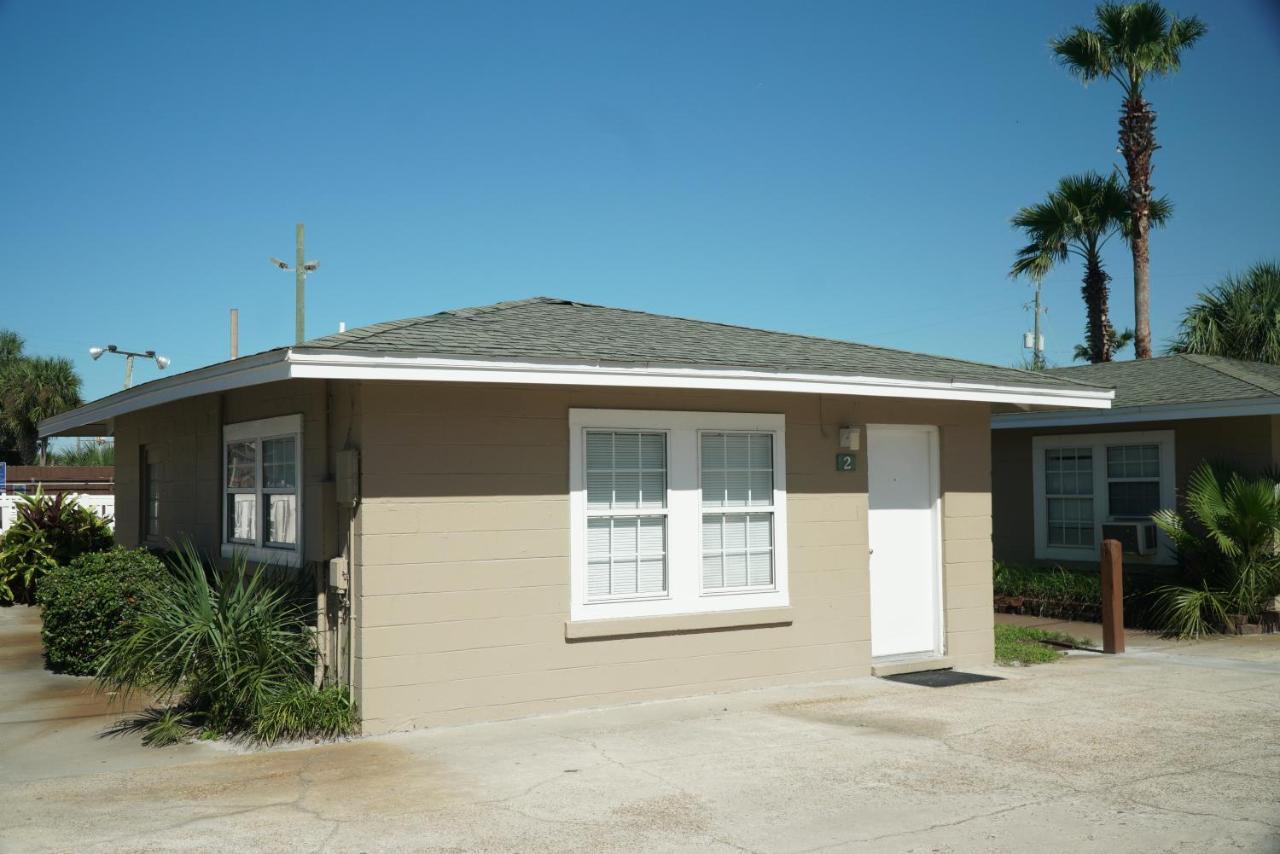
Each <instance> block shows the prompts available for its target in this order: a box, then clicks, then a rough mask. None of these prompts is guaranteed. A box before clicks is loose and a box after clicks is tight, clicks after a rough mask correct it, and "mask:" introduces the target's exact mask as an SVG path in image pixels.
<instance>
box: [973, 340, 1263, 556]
mask: <svg viewBox="0 0 1280 854" xmlns="http://www.w3.org/2000/svg"><path fill="white" fill-rule="evenodd" d="M1046 373H1047V374H1048V375H1050V376H1053V377H1058V378H1060V379H1063V380H1070V381H1073V382H1082V383H1090V384H1095V385H1104V386H1107V387H1110V388H1114V389H1115V392H1116V397H1115V401H1114V402H1113V404H1112V407H1111V409H1109V410H1106V411H1096V410H1094V411H1081V410H1075V411H1066V410H1062V411H1042V412H1028V413H1014V414H1001V415H996V416H994V417H993V418H992V422H991V426H992V435H991V444H992V452H991V454H992V507H993V516H994V544H995V556H996V559H997V560H1001V561H1007V562H1011V563H1060V564H1063V565H1068V566H1070V565H1081V566H1093V567H1096V566H1097V565H1098V544H1099V543H1100V542H1101V540H1102V539H1103V538H1104V536H1105V537H1106V538H1115V539H1120V540H1121V542H1122V543H1123V544H1124V546H1125V552H1126V558H1125V562H1126V566H1147V567H1151V568H1152V569H1153V570H1156V569H1157V568H1158V567H1160V566H1163V565H1169V564H1172V563H1173V562H1174V560H1175V559H1176V558H1175V555H1174V552H1173V549H1172V547H1171V544H1170V543H1169V542H1168V539H1167V538H1166V537H1165V536H1164V535H1163V534H1161V533H1159V532H1158V531H1157V529H1156V527H1155V525H1154V524H1153V523H1152V522H1151V514H1152V513H1154V512H1155V511H1156V510H1158V509H1160V508H1165V507H1177V506H1178V505H1179V501H1180V496H1181V495H1182V494H1183V490H1184V488H1185V485H1186V482H1187V478H1188V477H1189V476H1190V474H1191V472H1192V471H1194V470H1195V468H1196V467H1197V466H1199V465H1200V464H1201V463H1202V462H1205V461H1208V462H1213V463H1225V464H1227V465H1230V466H1233V467H1236V468H1239V469H1243V470H1245V471H1255V472H1256V471H1261V470H1263V469H1267V468H1272V467H1275V466H1280V367H1277V366H1275V365H1265V364H1259V363H1255V362H1241V361H1237V360H1234V359H1223V358H1218V357H1214V356H1195V355H1176V356H1163V357H1160V358H1155V359H1143V360H1137V361H1128V362H1104V363H1101V364H1097V365H1080V366H1077V367H1071V368H1056V369H1052V370H1049V371H1047V372H1046Z"/></svg>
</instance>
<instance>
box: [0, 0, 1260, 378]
mask: <svg viewBox="0 0 1280 854" xmlns="http://www.w3.org/2000/svg"><path fill="white" fill-rule="evenodd" d="M1092 6H1093V4H1092V3H1090V2H1070V3H1068V2H1055V3H1042V4H1029V3H1025V2H1007V3H982V4H959V3H941V2H935V3H915V4H897V3H855V2H829V3H818V2H803V3H781V2H769V3H752V2H741V0H733V2H693V3H690V2H654V0H645V2H607V3H599V2H581V3H536V4H535V3H523V2H519V3H516V2H513V3H502V4H494V3H488V2H470V3H398V4H397V3H390V2H380V3H368V4H350V3H348V4H337V3H316V2H307V3H301V2H298V3H285V2H272V3H241V2H220V3H205V4H199V6H198V7H197V6H196V4H185V3H172V2H165V3H159V2H157V3H110V4H107V3H87V2H76V3H57V2H36V0H16V2H3V0H0V122H2V123H3V135H2V136H0V146H3V151H4V156H3V158H2V159H0V282H2V283H3V294H4V300H3V312H4V316H3V319H2V320H0V325H2V326H8V327H12V328H14V329H16V330H17V331H19V332H20V333H22V334H23V335H24V336H25V337H26V338H27V341H28V347H29V349H30V350H31V351H32V352H36V353H43V354H53V353H60V354H67V355H72V356H74V358H75V360H76V363H77V365H78V367H79V369H80V371H81V373H82V375H83V376H84V379H85V392H86V396H87V397H90V398H92V397H97V396H100V395H102V394H106V393H109V392H111V391H113V390H115V388H116V387H117V385H118V383H119V381H120V377H121V372H122V369H123V366H122V365H121V364H120V360H107V359H103V360H102V361H100V362H96V363H95V362H92V361H90V360H89V358H88V356H87V354H86V350H87V348H88V347H89V346H90V345H92V344H105V343H109V342H110V343H116V344H119V345H121V346H122V347H131V348H138V349H146V348H148V347H152V348H155V349H157V350H159V351H160V352H162V353H165V354H167V355H169V356H170V357H171V358H172V359H173V369H189V368H193V367H197V366H199V365H203V364H207V363H210V362H214V361H219V360H221V359H223V358H225V357H226V353H227V310H228V308H230V307H231V306H237V307H239V308H240V311H241V335H242V338H241V351H242V352H246V353H247V352H254V351H257V350H261V349H266V348H268V347H272V346H277V345H282V344H288V343H291V341H292V336H293V282H292V277H291V276H290V275H289V274H286V273H283V272H280V271H278V270H274V269H272V268H271V267H270V266H269V265H268V264H267V260H266V259H267V256H269V255H278V256H280V257H283V258H286V259H292V254H291V253H292V251H293V248H292V247H293V224H294V222H295V221H297V220H299V219H300V220H303V221H305V222H306V224H307V234H308V255H309V256H310V257H312V258H317V259H319V260H320V261H321V265H322V266H321V269H320V271H319V273H317V274H316V275H315V276H313V277H312V279H311V283H310V287H309V288H308V312H307V319H308V332H309V333H311V334H312V335H316V334H321V333H325V332H329V331H333V330H335V329H336V328H337V325H338V322H339V321H346V323H347V324H348V325H349V326H355V325H359V324H365V323H371V322H376V321H380V320H387V319H392V318H399V317H407V316H413V315H419V314H427V313H430V312H434V311H438V310H441V309H445V308H454V307H459V306H466V305H478V304H484V303H489V302H494V301H497V300H502V299H512V298H519V297H525V296H532V295H536V294H546V295H553V296H564V297H569V298H573V299H578V300H583V301H589V302H598V303H605V304H609V305H618V306H625V307H633V308H639V309H646V310H651V311H657V312H664V313H672V314H680V315H688V316H693V317H701V318H707V319H714V320H720V321H727V322H732V323H742V324H749V325H757V326H764V327H769V328H777V329H784V330H792V331H796V332H804V333H811V334H816V335H824V336H833V337H841V338H850V339H855V340H860V341H867V342H873V343H878V344H885V345H890V346H895V347H904V348H909V349H918V350H925V351H932V352H939V353H946V354H953V355H959V356H964V357H969V358H975V359H981V360H985V361H990V362H996V363H1000V364H1011V363H1013V362H1014V361H1015V360H1017V359H1019V358H1020V356H1021V355H1022V351H1021V332H1022V330H1023V329H1024V328H1026V327H1027V325H1028V323H1029V315H1028V314H1027V313H1025V312H1024V311H1023V309H1022V305H1023V303H1024V302H1025V301H1026V300H1027V299H1028V298H1029V296H1030V289H1029V287H1028V286H1027V285H1024V284H1021V283H1015V282H1011V281H1010V280H1008V279H1007V278H1006V271H1007V269H1008V266H1009V263H1010V260H1011V258H1012V254H1013V252H1014V250H1015V249H1016V248H1017V246H1018V245H1019V240H1018V236H1017V235H1016V234H1015V233H1014V232H1013V231H1012V230H1011V229H1010V228H1009V225H1008V219H1009V216H1010V215H1011V214H1012V213H1013V212H1014V211H1015V210H1016V209H1017V208H1018V207H1019V206H1021V205H1023V204H1027V203H1030V202H1033V201H1036V200H1037V199H1039V198H1040V197H1041V196H1042V195H1043V194H1044V193H1045V192H1046V191H1047V190H1048V189H1049V188H1050V187H1051V186H1052V185H1053V183H1054V182H1055V180H1056V179H1057V178H1058V177H1059V176H1060V175H1063V174H1065V173H1068V172H1072V171H1078V170H1083V169H1088V168H1095V169H1099V170H1103V171H1105V170H1108V169H1110V168H1111V167H1112V166H1113V164H1117V163H1119V158H1118V156H1117V155H1116V153H1115V134H1116V130H1115V119H1116V111H1117V109H1118V106H1119V103H1120V95H1119V92H1118V90H1117V89H1116V88H1115V87H1114V86H1110V85H1101V84H1100V85H1095V86H1093V87H1090V88H1089V89H1087V90H1086V89H1085V88H1083V87H1082V86H1081V85H1080V84H1079V83H1077V82H1076V81H1074V80H1072V79H1070V78H1069V77H1068V76H1067V75H1066V74H1065V73H1064V72H1063V71H1061V70H1060V69H1059V68H1057V67H1056V66H1055V64H1054V62H1053V60H1052V59H1051V57H1050V55H1049V51H1048V49H1047V47H1046V42H1047V41H1048V39H1049V38H1050V37H1051V36H1053V35H1055V34H1058V33H1060V32H1062V31H1063V30H1065V29H1066V28H1067V27H1069V26H1070V25H1073V24H1076V23H1086V22H1088V21H1089V19H1090V16H1091V11H1092ZM1170 8H1171V9H1173V10H1174V11H1176V12H1179V13H1181V14H1189V13H1196V14H1200V15H1201V17H1203V18H1204V19H1205V20H1206V21H1207V23H1208V24H1209V28H1210V32H1209V35H1208V37H1207V38H1206V39H1205V40H1204V41H1203V43H1202V44H1201V45H1200V46H1199V47H1197V48H1196V49H1195V50H1193V51H1192V52H1191V53H1190V54H1189V55H1188V56H1187V57H1186V61H1185V64H1184V68H1183V71H1182V73H1181V74H1180V75H1178V76H1177V77H1176V78H1174V79H1172V80H1169V81H1161V82H1157V83H1155V84H1154V85H1152V86H1151V87H1150V90H1149V92H1150V97H1151V99H1152V101H1153V102H1154V104H1155V106H1156V108H1157V110H1158V112H1159V139H1160V141H1161V142H1162V143H1163V145H1164V148H1163V149H1162V150H1161V151H1159V152H1158V153H1157V156H1156V173H1155V183H1156V186H1157V190H1158V191H1159V192H1163V193H1168V194H1170V195H1171V196H1172V198H1173V199H1174V200H1175V202H1176V204H1177V213H1176V216H1175V219H1174V222H1173V224H1172V225H1171V226H1170V227H1169V228H1168V229H1166V230H1165V231H1163V232H1158V233H1157V234H1156V236H1155V237H1154V239H1153V241H1152V243H1153V248H1152V256H1153V260H1152V289H1153V296H1152V302H1153V312H1154V329H1155V333H1156V336H1157V338H1158V339H1160V340H1164V339H1167V338H1168V336H1169V335H1170V334H1171V332H1172V330H1173V328H1174V325H1175V323H1176V320H1177V317H1178V316H1179V314H1180V312H1181V311H1182V309H1183V308H1184V307H1185V306H1186V304H1187V303H1188V302H1189V301H1190V300H1191V299H1192V298H1193V296H1194V294H1195V293H1196V292H1197V291H1198V290H1199V289H1201V288H1203V287H1205V286H1206V285H1208V284H1211V283H1212V282H1213V281H1214V280H1215V279H1217V278H1218V277H1219V276H1221V275H1222V274H1223V273H1226V272H1227V271H1231V270H1240V269H1242V268H1244V267H1246V266H1247V265H1249V264H1251V263H1253V262H1255V261H1258V260H1262V259H1266V258H1276V257H1280V245H1278V242H1280V202H1277V196H1276V189H1277V187H1280V142H1278V141H1280V18H1278V17H1277V16H1276V14H1275V11H1274V9H1275V7H1274V5H1273V4H1267V3H1264V2H1263V1H1262V0H1256V2H1248V1H1247V0H1240V2H1232V3H1226V4H1219V3H1210V2H1207V0H1199V1H1198V2H1190V1H1189V0H1188V2H1184V0H1176V2H1172V3H1171V4H1170ZM1110 264H1111V266H1110V269H1111V272H1112V274H1113V276H1114V279H1115V281H1114V284H1113V295H1112V299H1113V305H1114V307H1115V315H1116V318H1117V320H1118V321H1119V322H1120V324H1129V323H1131V322H1132V293H1131V282H1132V279H1131V272H1130V266H1129V260H1128V256H1127V252H1125V251H1124V248H1123V247H1122V246H1117V247H1116V248H1115V249H1114V250H1113V251H1111V252H1110ZM1078 281H1079V271H1078V270H1077V269H1076V268H1074V267H1071V268H1062V269H1060V270H1059V271H1057V272H1055V273H1054V274H1053V275H1052V276H1051V278H1050V280H1049V281H1048V283H1047V287H1046V290H1047V296H1048V303H1049V307H1050V314H1049V316H1048V327H1047V332H1048V340H1049V347H1048V350H1049V356H1050V358H1051V359H1052V360H1055V361H1058V362H1067V361H1069V359H1070V352H1071V348H1072V346H1073V345H1074V344H1075V343H1076V342H1077V341H1078V340H1080V339H1081V338H1082V337H1083V333H1082V326H1083V317H1084V310H1083V307H1082V303H1081V301H1080V297H1079V285H1078ZM151 376H154V368H149V367H143V366H140V367H139V379H144V378H148V377H151Z"/></svg>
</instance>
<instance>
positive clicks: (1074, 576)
mask: <svg viewBox="0 0 1280 854" xmlns="http://www.w3.org/2000/svg"><path fill="white" fill-rule="evenodd" d="M1153 587H1154V581H1153V579H1152V576H1151V575H1150V574H1149V573H1148V572H1147V571H1134V570H1130V571H1126V572H1125V578H1124V620H1125V625H1128V626H1133V627H1142V626H1148V625H1150V624H1151V621H1152V608H1153V605H1154V601H1155V596H1154V593H1153ZM992 588H993V593H994V594H995V596H996V597H997V599H1005V600H1006V603H1005V604H1008V601H1009V600H1015V601H1017V602H1018V605H1017V607H1016V609H1015V610H1017V611H1018V612H1020V613H1023V614H1032V615H1034V616H1037V617H1057V618H1059V619H1063V620H1082V621H1085V622H1098V621H1099V620H1101V619H1102V579H1101V576H1100V575H1099V573H1098V572H1097V571H1096V570H1087V569H1065V568H1063V567H1061V566H1020V565H1018V564H1009V563H1001V562H999V561H997V562H996V563H995V567H994V574H993V576H992Z"/></svg>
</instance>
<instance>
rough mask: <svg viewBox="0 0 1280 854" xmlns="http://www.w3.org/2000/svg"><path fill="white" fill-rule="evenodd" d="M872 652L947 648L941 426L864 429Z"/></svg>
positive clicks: (925, 651)
mask: <svg viewBox="0 0 1280 854" xmlns="http://www.w3.org/2000/svg"><path fill="white" fill-rule="evenodd" d="M867 480H868V483H867V501H868V507H869V510H868V513H867V528H868V531H867V535H868V546H869V547H870V549H871V655H872V657H873V658H883V657H886V656H913V655H920V656H925V655H933V654H937V653H940V652H942V649H941V643H942V623H941V620H942V615H941V608H939V602H940V595H941V586H942V585H941V577H942V571H941V570H942V566H941V564H942V561H941V555H942V548H941V535H940V530H939V521H940V520H939V518H938V509H939V504H940V501H939V495H940V493H939V489H938V431H937V428H934V427H921V426H914V425H911V426H908V425H870V426H868V427H867Z"/></svg>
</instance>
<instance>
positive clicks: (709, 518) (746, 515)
mask: <svg viewBox="0 0 1280 854" xmlns="http://www.w3.org/2000/svg"><path fill="white" fill-rule="evenodd" d="M570 425H571V431H572V432H571V440H570V445H571V461H570V480H571V483H572V484H573V486H572V490H571V496H570V500H571V505H572V543H573V546H572V560H573V583H572V585H571V596H572V602H571V618H572V619H574V620H579V619H596V618H612V617H625V616H645V615H658V614H677V613H691V612H698V611H714V610H728V609H734V608H762V607H773V606H778V605H785V604H787V595H788V594H787V587H786V561H785V557H786V554H785V551H786V546H785V536H784V532H785V518H784V515H785V506H782V505H784V504H785V502H782V500H781V499H782V497H783V496H784V495H785V488H784V470H785V467H784V454H783V426H784V419H783V417H782V416H780V415H744V414H737V413H702V412H642V411H629V410H576V409H575V410H572V411H571V413H570ZM775 502H777V503H775Z"/></svg>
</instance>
